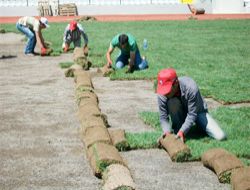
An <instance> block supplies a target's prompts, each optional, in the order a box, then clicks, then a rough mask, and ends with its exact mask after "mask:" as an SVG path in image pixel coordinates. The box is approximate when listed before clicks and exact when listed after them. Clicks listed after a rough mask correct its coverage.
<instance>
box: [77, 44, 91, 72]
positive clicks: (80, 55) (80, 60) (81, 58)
mask: <svg viewBox="0 0 250 190" xmlns="http://www.w3.org/2000/svg"><path fill="white" fill-rule="evenodd" d="M73 60H74V63H75V64H78V65H80V66H81V67H82V68H83V70H89V68H90V67H91V62H90V61H88V58H87V57H86V56H85V55H84V52H83V48H80V47H75V49H74V53H73Z"/></svg>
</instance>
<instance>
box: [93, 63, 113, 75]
mask: <svg viewBox="0 0 250 190" xmlns="http://www.w3.org/2000/svg"><path fill="white" fill-rule="evenodd" d="M97 72H98V73H102V76H104V77H108V76H109V75H111V74H112V73H113V72H115V70H114V69H113V68H108V67H107V65H104V66H103V67H101V68H98V70H97Z"/></svg>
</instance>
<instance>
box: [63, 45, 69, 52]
mask: <svg viewBox="0 0 250 190" xmlns="http://www.w3.org/2000/svg"><path fill="white" fill-rule="evenodd" d="M68 50H69V46H68V44H66V43H65V46H64V48H63V51H64V53H66V52H67V51H68Z"/></svg>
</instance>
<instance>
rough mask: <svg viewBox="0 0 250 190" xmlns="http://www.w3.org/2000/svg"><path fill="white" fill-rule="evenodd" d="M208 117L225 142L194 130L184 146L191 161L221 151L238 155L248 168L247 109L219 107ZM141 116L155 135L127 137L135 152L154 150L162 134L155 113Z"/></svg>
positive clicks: (249, 132)
mask: <svg viewBox="0 0 250 190" xmlns="http://www.w3.org/2000/svg"><path fill="white" fill-rule="evenodd" d="M211 114H212V115H213V117H214V118H215V119H216V120H217V121H218V122H219V124H220V126H221V128H222V129H223V130H224V131H225V132H226V134H227V137H228V139H227V140H225V141H217V140H214V139H212V138H210V137H208V136H206V135H204V134H201V133H200V132H198V131H197V130H194V128H193V129H192V130H191V131H190V132H189V133H188V135H187V137H186V144H187V145H188V146H189V147H190V149H191V153H192V157H191V158H190V160H199V159H200V157H201V155H202V154H203V153H204V152H205V151H206V150H208V149H210V148H215V147H221V148H224V149H226V150H228V151H229V152H232V153H233V154H235V155H237V156H238V157H239V158H240V159H241V160H242V161H243V162H244V163H245V164H246V165H250V122H249V118H250V108H249V107H242V108H237V109H236V108H226V107H220V108H218V109H216V110H213V111H212V112H211ZM140 116H141V118H142V119H143V121H144V122H145V123H146V124H149V125H151V126H152V127H153V128H154V129H155V132H151V133H150V132H148V133H146V135H145V133H135V134H130V133H128V134H127V136H128V143H129V144H132V148H135V149H136V148H137V147H139V148H154V147H156V146H157V145H156V140H157V138H158V137H159V135H160V134H161V128H160V123H159V115H158V113H155V112H142V113H140ZM143 143H145V144H144V145H143Z"/></svg>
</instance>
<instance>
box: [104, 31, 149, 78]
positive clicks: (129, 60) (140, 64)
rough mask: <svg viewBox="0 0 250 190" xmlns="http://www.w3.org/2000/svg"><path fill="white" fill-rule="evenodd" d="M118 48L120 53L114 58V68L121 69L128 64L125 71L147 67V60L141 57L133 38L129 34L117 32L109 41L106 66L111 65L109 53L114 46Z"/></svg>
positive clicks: (130, 71) (129, 71)
mask: <svg viewBox="0 0 250 190" xmlns="http://www.w3.org/2000/svg"><path fill="white" fill-rule="evenodd" d="M116 47H117V48H119V49H120V51H121V52H120V55H119V56H118V57H117V59H116V68H117V69H121V68H123V67H124V66H125V65H128V70H127V71H126V72H127V73H132V72H133V71H134V70H143V69H146V68H148V62H147V61H146V59H145V57H141V55H140V51H139V49H138V46H137V43H136V40H135V38H134V37H133V36H132V35H131V34H118V35H116V36H115V37H114V38H113V39H112V40H111V42H110V46H109V49H108V51H107V53H106V58H107V62H108V63H107V66H108V67H109V68H111V67H112V60H111V54H112V52H113V51H114V49H115V48H116Z"/></svg>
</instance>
